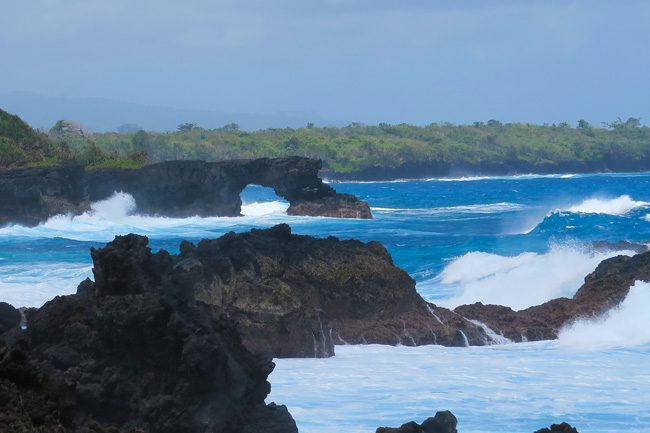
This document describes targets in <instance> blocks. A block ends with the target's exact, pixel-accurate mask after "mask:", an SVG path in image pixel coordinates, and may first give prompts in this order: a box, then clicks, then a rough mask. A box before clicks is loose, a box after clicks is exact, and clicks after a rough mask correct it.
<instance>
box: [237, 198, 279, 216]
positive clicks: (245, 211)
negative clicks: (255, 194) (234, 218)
mask: <svg viewBox="0 0 650 433" xmlns="http://www.w3.org/2000/svg"><path fill="white" fill-rule="evenodd" d="M288 208H289V203H287V202H286V201H279V200H276V201H267V202H255V203H248V204H246V203H244V204H242V206H241V213H242V215H245V216H262V215H272V214H286V212H287V209H288Z"/></svg>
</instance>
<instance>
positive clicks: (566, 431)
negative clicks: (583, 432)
mask: <svg viewBox="0 0 650 433" xmlns="http://www.w3.org/2000/svg"><path fill="white" fill-rule="evenodd" d="M535 433H578V430H576V429H575V428H573V427H571V426H570V425H569V424H567V423H565V422H563V423H562V424H553V425H552V426H551V428H543V429H541V430H537V431H536V432H535Z"/></svg>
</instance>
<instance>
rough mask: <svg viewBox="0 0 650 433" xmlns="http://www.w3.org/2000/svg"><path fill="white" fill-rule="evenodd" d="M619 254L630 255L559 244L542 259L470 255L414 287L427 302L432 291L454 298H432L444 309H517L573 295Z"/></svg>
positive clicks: (535, 256) (540, 256) (529, 255)
mask: <svg viewBox="0 0 650 433" xmlns="http://www.w3.org/2000/svg"><path fill="white" fill-rule="evenodd" d="M619 254H627V255H631V254H633V253H632V252H612V251H608V252H598V253H594V252H592V251H589V250H588V249H587V248H579V247H575V246H558V245H555V246H553V247H552V248H551V249H550V251H548V252H547V253H544V254H539V253H532V252H529V253H523V254H519V255H516V256H501V255H498V254H490V253H485V252H470V253H467V254H465V255H463V256H461V257H458V258H456V259H454V260H453V261H452V262H451V263H449V264H448V265H447V266H446V267H445V268H444V269H443V271H442V272H441V274H440V275H439V276H437V277H435V278H433V279H430V280H428V281H423V282H420V283H418V290H419V291H420V293H421V294H422V295H423V296H424V297H425V298H427V299H432V298H433V296H435V293H436V292H437V291H445V292H450V291H451V292H452V293H455V295H453V296H451V297H449V298H447V299H435V303H436V304H437V305H440V306H443V307H448V308H455V307H457V306H459V305H464V304H472V303H474V302H483V303H484V304H497V305H505V306H508V307H511V308H513V309H515V310H520V309H524V308H527V307H531V306H533V305H539V304H541V303H544V302H546V301H549V300H551V299H554V298H558V297H562V296H566V297H570V296H573V294H574V293H575V292H576V291H577V290H578V288H580V286H581V285H582V282H583V279H584V277H585V275H587V274H589V273H590V272H592V271H593V270H594V269H595V268H596V266H597V265H598V264H599V263H600V262H601V261H603V260H605V259H607V258H609V257H613V256H616V255H619Z"/></svg>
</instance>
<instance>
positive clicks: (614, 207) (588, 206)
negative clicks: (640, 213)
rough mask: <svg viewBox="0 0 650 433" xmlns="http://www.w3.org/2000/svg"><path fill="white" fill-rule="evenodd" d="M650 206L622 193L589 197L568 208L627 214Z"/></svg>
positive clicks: (573, 210)
mask: <svg viewBox="0 0 650 433" xmlns="http://www.w3.org/2000/svg"><path fill="white" fill-rule="evenodd" d="M647 206H650V203H648V202H645V201H636V200H633V199H632V197H630V196H629V195H627V194H625V195H621V196H618V197H616V198H611V199H606V198H589V199H586V200H584V201H582V202H580V203H578V204H575V205H573V206H571V207H569V208H568V209H567V211H568V212H579V213H595V214H608V215H625V214H626V213H629V212H630V211H632V210H634V209H637V208H641V207H647Z"/></svg>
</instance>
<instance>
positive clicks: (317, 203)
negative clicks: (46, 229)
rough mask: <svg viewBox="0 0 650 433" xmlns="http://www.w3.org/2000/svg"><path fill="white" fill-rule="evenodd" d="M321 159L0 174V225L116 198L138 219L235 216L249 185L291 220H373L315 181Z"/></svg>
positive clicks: (359, 205) (350, 199)
mask: <svg viewBox="0 0 650 433" xmlns="http://www.w3.org/2000/svg"><path fill="white" fill-rule="evenodd" d="M320 168H321V162H320V161H319V160H314V159H309V158H301V157H287V158H277V159H269V158H261V159H253V160H236V161H221V162H205V161H170V162H163V163H160V164H152V165H148V166H145V167H143V168H140V169H105V170H97V171H92V172H86V171H85V170H84V169H83V167H81V166H61V167H44V168H28V169H12V170H4V171H0V226H1V225H6V224H10V223H16V224H23V225H29V226H33V225H37V224H38V223H40V222H43V221H45V220H47V218H49V217H51V216H53V215H57V214H73V215H76V214H80V213H82V212H84V211H86V210H88V209H89V207H90V203H91V202H94V201H98V200H104V199H107V198H109V197H110V196H111V195H112V194H113V193H115V192H118V191H121V192H125V193H128V194H131V195H132V196H133V197H134V198H135V202H136V207H137V212H138V213H140V214H143V215H158V216H169V217H179V218H183V217H190V216H202V217H208V216H240V215H241V198H240V196H239V194H240V193H241V191H242V190H243V189H244V188H245V187H246V186H247V185H251V184H255V185H261V186H266V187H271V188H273V189H274V190H275V192H276V194H277V195H279V196H281V197H283V198H285V199H287V200H288V201H289V203H290V207H289V209H288V210H287V213H289V214H290V215H306V216H326V217H334V218H364V219H369V218H372V214H371V212H370V208H369V207H368V205H367V204H366V203H364V202H362V201H359V200H358V199H357V198H356V197H354V196H352V195H349V194H339V193H337V192H336V191H335V190H334V189H333V188H331V187H330V186H328V185H326V184H324V183H323V181H322V180H321V179H320V178H319V177H318V172H319V170H320Z"/></svg>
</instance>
